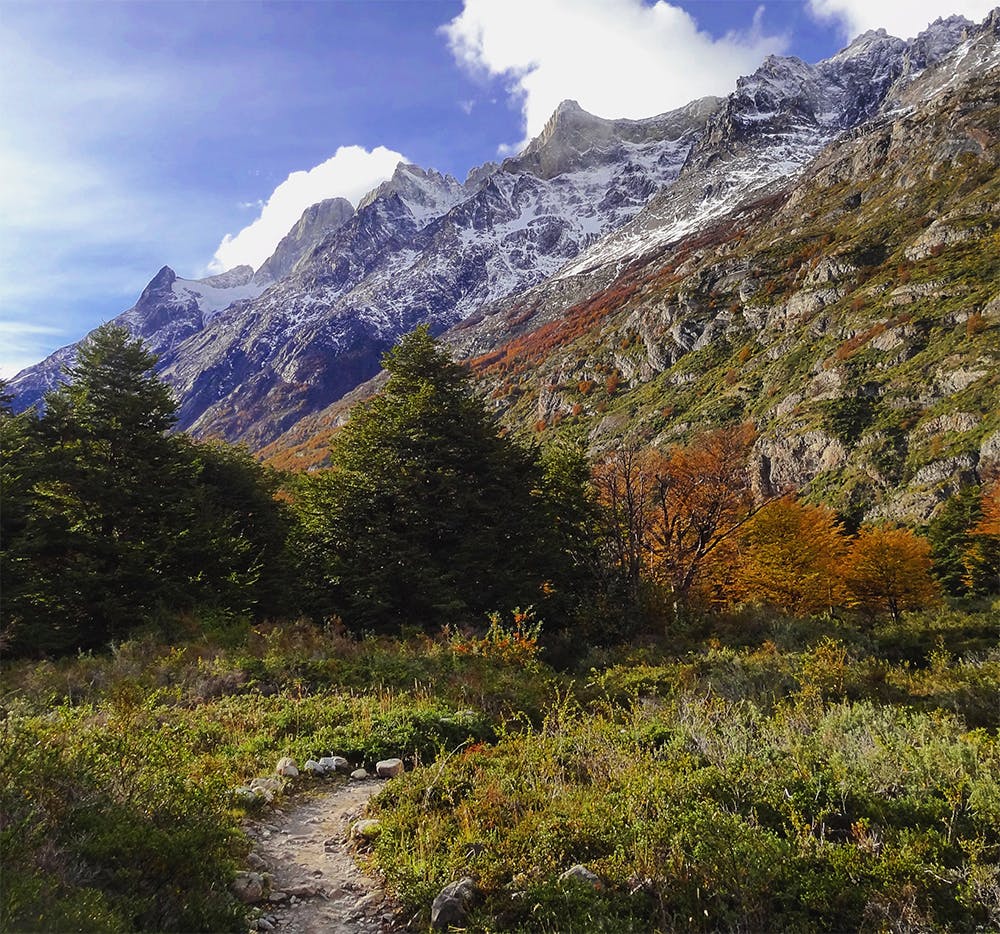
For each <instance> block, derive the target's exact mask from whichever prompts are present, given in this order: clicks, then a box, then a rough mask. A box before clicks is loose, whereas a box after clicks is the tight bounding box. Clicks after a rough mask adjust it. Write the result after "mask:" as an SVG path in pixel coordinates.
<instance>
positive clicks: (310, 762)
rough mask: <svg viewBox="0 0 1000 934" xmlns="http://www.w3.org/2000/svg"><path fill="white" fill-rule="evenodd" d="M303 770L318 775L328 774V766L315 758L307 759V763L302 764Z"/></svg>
mask: <svg viewBox="0 0 1000 934" xmlns="http://www.w3.org/2000/svg"><path fill="white" fill-rule="evenodd" d="M302 771H303V772H308V773H309V774H310V775H315V776H317V777H319V776H322V775H326V768H325V767H324V766H322V765H320V764H319V763H318V762H317V761H316V760H315V759H306V764H305V765H303V766H302Z"/></svg>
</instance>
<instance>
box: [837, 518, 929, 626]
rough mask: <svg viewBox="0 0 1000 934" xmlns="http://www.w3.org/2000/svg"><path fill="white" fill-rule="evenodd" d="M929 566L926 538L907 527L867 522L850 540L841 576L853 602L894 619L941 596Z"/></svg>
mask: <svg viewBox="0 0 1000 934" xmlns="http://www.w3.org/2000/svg"><path fill="white" fill-rule="evenodd" d="M931 567H932V561H931V546H930V543H929V542H928V541H927V540H926V539H924V538H920V537H918V536H916V535H914V534H913V532H911V531H909V530H908V529H897V528H889V527H887V526H866V527H864V528H862V529H861V531H860V532H859V533H858V536H857V538H855V539H854V541H853V542H852V543H851V547H850V551H849V552H848V554H847V558H846V560H845V562H844V577H845V581H846V584H847V587H848V590H849V591H850V595H851V600H852V603H853V604H854V605H855V606H858V607H860V608H861V609H862V610H864V611H865V612H867V613H869V614H871V615H872V616H878V615H880V614H881V613H885V612H887V613H888V614H889V615H890V616H891V617H892V619H893V620H894V621H895V620H898V619H899V617H900V614H901V613H902V612H903V611H904V610H916V609H921V608H923V607H926V606H931V605H933V604H935V603H937V602H938V601H939V600H940V599H941V590H940V586H939V585H938V583H937V582H936V581H935V580H934V578H933V577H932V576H931Z"/></svg>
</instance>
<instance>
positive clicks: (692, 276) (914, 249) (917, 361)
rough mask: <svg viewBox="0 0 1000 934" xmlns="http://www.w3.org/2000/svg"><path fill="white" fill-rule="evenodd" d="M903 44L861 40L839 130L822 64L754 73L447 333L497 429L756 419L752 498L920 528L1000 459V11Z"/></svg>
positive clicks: (675, 431)
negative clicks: (681, 143)
mask: <svg viewBox="0 0 1000 934" xmlns="http://www.w3.org/2000/svg"><path fill="white" fill-rule="evenodd" d="M945 40H947V41H945ZM897 41H898V40H891V41H889V40H888V39H887V37H884V36H880V35H871V34H869V35H868V36H863V37H861V39H859V40H858V41H857V42H856V43H854V45H853V46H852V48H853V49H855V50H862V51H863V54H864V57H865V58H866V59H868V58H870V59H871V61H872V62H875V63H882V64H885V63H893V67H892V69H891V71H890V72H889V77H890V78H891V79H892V80H891V83H889V84H888V85H887V90H886V92H885V94H884V96H883V98H882V102H881V103H880V104H879V106H878V107H877V108H874V106H873V105H872V104H871V103H866V104H864V105H863V107H862V108H861V111H860V112H862V113H864V114H867V117H866V119H864V120H863V121H862V122H861V123H860V124H859V125H857V126H856V127H849V128H848V130H847V132H844V131H841V132H835V131H834V130H831V129H828V128H830V127H836V126H837V125H839V124H840V123H842V122H844V121H850V120H851V119H853V115H852V113H851V111H849V110H848V109H844V108H842V109H841V110H840V111H835V110H833V109H832V108H831V107H829V104H830V103H836V102H837V101H842V102H843V103H844V104H845V105H849V104H850V103H851V102H852V101H859V100H861V98H860V97H857V96H852V95H849V94H843V95H841V94H839V93H837V88H838V85H837V84H836V83H833V84H831V83H830V82H828V80H827V79H826V78H824V77H823V76H824V73H827V74H828V73H829V72H827V69H826V68H825V67H823V66H817V67H816V68H814V69H810V68H808V67H800V65H796V64H794V63H793V64H791V65H788V67H785V65H782V64H781V63H776V62H775V61H774V60H769V61H768V62H765V64H764V66H763V68H762V72H763V74H761V73H758V75H756V76H753V77H752V78H751V79H748V80H747V81H745V82H741V85H740V88H739V89H738V90H737V94H736V95H734V96H733V97H731V98H730V99H729V101H727V104H726V106H724V107H723V108H722V109H721V110H720V111H719V112H718V114H717V115H716V117H715V118H713V120H712V121H710V123H709V126H708V128H707V130H706V133H705V135H704V136H703V137H702V140H701V141H700V142H699V144H698V145H697V146H696V147H695V148H694V149H693V150H692V154H691V157H690V158H689V160H688V162H687V164H686V165H685V167H684V170H683V171H682V173H681V176H680V177H679V179H678V181H677V182H676V183H675V185H674V186H672V187H671V188H669V189H667V190H666V191H665V192H663V193H662V194H661V195H659V196H658V197H657V198H656V199H654V200H653V201H652V202H651V204H650V205H649V207H648V208H647V210H646V211H644V212H643V214H641V215H639V216H638V217H637V218H636V219H635V221H633V222H632V223H631V224H629V225H625V226H624V227H623V228H622V229H621V230H620V231H618V232H617V233H615V234H613V235H612V236H610V237H608V238H605V239H604V240H603V241H601V243H599V244H596V245H595V246H594V247H593V248H591V249H590V250H588V251H585V252H584V253H583V254H581V256H580V257H578V258H577V260H575V261H574V262H573V263H572V264H570V265H568V266H567V267H565V268H564V269H563V270H561V271H560V273H559V274H558V275H557V276H556V277H554V278H553V279H550V280H548V281H547V282H545V283H542V284H541V285H539V286H538V287H536V288H535V289H532V290H529V291H528V292H526V293H523V294H521V295H519V296H517V297H516V299H514V300H512V301H508V302H506V303H502V304H500V305H498V306H496V307H494V308H492V309H489V310H488V312H489V313H487V314H484V315H482V316H481V317H480V319H479V320H478V321H473V322H466V323H465V324H464V325H463V326H460V327H459V328H456V329H455V330H454V331H453V332H452V333H451V334H450V335H449V339H450V340H452V342H453V344H454V346H455V351H456V354H457V355H458V356H461V357H466V358H472V366H473V367H474V369H475V370H476V372H477V373H478V374H479V377H480V380H481V382H482V386H483V391H484V392H485V393H486V394H487V395H488V396H489V397H490V398H491V399H492V400H493V402H494V405H495V406H496V407H497V409H498V411H500V412H501V413H503V416H504V418H505V419H506V420H507V421H508V422H510V423H511V424H520V425H525V424H534V425H535V426H536V429H537V430H538V431H540V432H543V433H544V432H549V431H552V430H553V429H554V430H557V431H559V432H561V433H566V434H570V435H576V436H578V437H581V438H583V439H584V440H585V441H586V443H587V444H588V445H589V446H590V447H591V448H592V449H595V450H598V451H599V450H602V449H606V448H609V447H612V446H614V445H616V444H619V443H620V441H621V438H622V436H623V435H627V434H631V435H635V436H637V437H639V438H642V439H644V440H647V441H651V442H654V443H658V444H665V443H670V442H671V441H673V440H678V439H683V438H684V437H686V436H687V435H688V434H689V433H690V432H691V431H692V430H694V429H696V428H698V427H699V426H705V425H711V424H718V423H720V422H725V421H732V420H734V419H749V420H752V421H753V422H754V423H755V425H756V426H757V428H758V431H759V433H760V437H759V440H758V442H757V446H756V458H757V474H758V484H759V486H760V487H761V488H762V489H764V490H766V491H768V492H778V491H781V490H783V489H785V488H799V487H802V486H807V488H809V489H810V490H812V492H813V494H814V495H815V496H817V497H819V498H822V499H824V500H826V501H828V502H832V503H834V504H836V505H837V506H838V507H839V508H840V509H841V510H842V511H843V512H844V513H845V514H848V515H853V516H855V517H857V518H859V519H860V518H862V517H867V518H919V519H926V518H927V517H928V516H929V515H930V514H931V513H932V512H933V510H934V508H935V507H936V506H937V504H938V503H940V502H941V501H942V500H943V499H944V498H946V497H947V496H948V495H949V494H950V493H953V492H954V491H955V490H956V489H957V488H959V487H960V486H962V485H963V484H965V483H968V482H972V481H975V480H977V479H979V478H980V477H981V476H983V475H985V474H986V473H988V472H990V471H993V470H997V469H1000V177H998V172H997V169H998V165H1000V134H998V133H997V127H998V126H1000V11H995V12H994V13H993V14H992V15H991V17H990V18H988V19H987V21H986V22H985V23H984V24H983V25H982V26H981V27H973V26H972V25H971V24H968V23H965V24H961V23H958V22H957V21H956V20H955V19H954V18H952V19H950V20H946V21H941V22H939V23H938V24H935V26H933V27H931V29H930V30H929V31H928V34H924V35H923V36H921V37H919V38H918V39H917V40H916V41H915V42H914V43H913V44H912V47H913V48H915V49H916V50H917V52H918V53H919V57H917V55H916V54H910V53H909V52H907V54H905V55H904V56H903V59H902V61H900V60H899V59H898V57H897V55H896V53H895V52H893V51H892V49H893V45H894V44H895V43H896V42H897ZM955 42H957V45H955V44H954V43H955ZM944 45H950V46H951V52H949V53H947V54H945V53H944V51H943V50H942V47H943V46H944ZM896 48H897V49H898V48H899V46H898V45H897V46H896ZM886 50H888V52H887V51H886ZM850 52H851V49H848V50H847V52H846V53H842V54H841V56H838V57H836V58H835V59H834V60H831V61H836V60H837V59H839V60H841V61H843V60H844V59H845V58H847V57H848V53H850ZM918 62H923V63H924V67H923V68H918V67H917V63H918ZM927 62H931V63H932V64H929V65H928V64H926V63H927ZM855 73H856V71H855ZM879 73H880V74H881V73H883V72H882V69H881V68H880V69H879ZM893 75H895V77H892V76H893ZM778 76H781V77H780V82H779V81H778ZM789 76H792V77H789ZM817 76H818V77H817ZM841 81H842V79H841ZM776 82H778V83H780V84H781V85H782V87H783V90H782V92H781V94H780V95H776V94H774V93H773V88H774V86H775V83H776ZM791 86H794V87H795V88H797V89H799V90H798V92H796V93H795V94H792V93H791V91H790V90H789V88H790V87H791ZM840 86H841V87H842V86H843V84H841V85H840ZM750 88H754V90H753V91H752V92H751V91H750V90H749V89H750ZM817 88H818V89H819V91H820V93H817ZM762 89H763V90H762ZM831 89H832V93H831ZM762 107H763V110H761V108H762ZM756 114H767V115H768V116H767V117H762V118H761V120H755V119H754V116H755V115H756ZM771 115H775V116H774V120H775V122H774V124H773V125H772V128H771V129H770V130H769V131H768V132H767V133H764V134H761V133H760V132H759V129H758V127H759V124H760V123H762V122H765V121H766V120H770V119H771ZM820 115H822V119H821V118H820ZM803 127H812V128H813V130H812V132H809V133H805V132H804V131H803ZM748 128H749V129H748ZM830 132H833V136H832V137H831V138H829V139H827V140H825V141H824V142H823V143H822V144H821V145H817V143H816V139H817V138H820V137H824V136H826V134H827V133H830ZM799 139H802V140H803V142H801V143H800V142H798V140H799ZM754 149H756V150H757V151H758V153H760V154H761V155H760V157H759V158H758V160H757V163H758V164H759V165H760V168H759V171H758V173H757V174H756V175H754V176H753V178H752V180H749V176H744V181H743V182H742V184H739V185H732V187H730V185H731V183H732V180H733V179H734V176H735V175H736V174H739V173H740V172H742V171H743V168H744V167H745V166H747V165H750V164H752V162H751V161H750V160H749V154H750V153H751V152H753V151H754ZM779 152H780V153H784V154H789V155H790V158H789V162H793V163H800V164H801V168H800V169H798V170H796V171H794V172H792V173H791V174H790V175H781V174H778V173H777V172H776V171H775V170H774V169H773V166H774V164H775V163H776V161H777V159H776V158H775V159H770V160H768V159H766V158H764V154H766V153H772V154H775V153H779ZM698 192H700V193H701V194H700V196H699V195H698ZM720 204H724V207H723V208H720ZM678 206H680V207H678ZM288 443H289V447H291V446H292V445H295V444H297V445H298V454H299V455H300V456H301V458H302V459H303V460H308V459H309V449H308V444H307V443H305V441H304V439H302V438H296V437H294V435H293V436H291V437H290V438H289V439H288Z"/></svg>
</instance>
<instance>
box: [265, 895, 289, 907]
mask: <svg viewBox="0 0 1000 934" xmlns="http://www.w3.org/2000/svg"><path fill="white" fill-rule="evenodd" d="M267 900H268V901H269V902H270V903H271V904H272V905H280V904H281V903H282V902H287V901H288V893H287V892H272V893H271V894H270V896H269V897H268V899H267Z"/></svg>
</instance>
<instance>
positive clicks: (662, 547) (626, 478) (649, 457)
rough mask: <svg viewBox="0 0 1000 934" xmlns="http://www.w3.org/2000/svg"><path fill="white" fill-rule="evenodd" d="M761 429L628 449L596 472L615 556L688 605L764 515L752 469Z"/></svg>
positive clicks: (635, 576)
mask: <svg viewBox="0 0 1000 934" xmlns="http://www.w3.org/2000/svg"><path fill="white" fill-rule="evenodd" d="M754 437H755V434H754V431H753V427H752V426H750V425H738V426H734V427H727V428H719V429H716V430H714V431H709V432H706V433H704V434H702V435H699V436H698V437H696V438H694V439H693V440H692V441H691V442H690V443H689V444H687V445H685V446H678V447H674V448H672V449H670V450H669V451H667V452H665V453H660V452H657V451H653V450H642V449H641V448H639V447H637V446H636V445H634V444H626V445H623V446H621V447H620V448H618V449H616V450H615V451H614V452H612V453H611V454H610V455H609V456H608V457H606V458H605V459H604V461H603V462H602V463H601V464H600V465H598V467H597V468H596V470H595V474H594V478H595V481H594V482H595V484H596V486H597V488H598V491H599V495H600V499H601V502H602V503H603V504H604V507H605V509H606V511H607V515H608V517H609V523H608V524H609V528H610V530H611V534H610V535H609V536H608V540H609V542H610V546H611V550H612V555H613V557H614V559H615V560H616V561H617V562H618V564H619V566H620V567H621V569H622V571H623V573H624V574H625V575H626V576H627V578H628V579H629V580H630V581H632V582H633V583H637V582H638V580H639V579H640V577H647V578H648V579H650V580H652V581H654V582H655V583H657V584H658V585H660V586H661V587H663V588H665V589H666V591H667V592H668V593H670V594H672V596H673V599H674V601H675V603H678V604H679V603H683V602H685V601H687V599H688V597H689V596H690V594H691V591H692V588H693V587H694V584H695V582H696V580H697V578H698V575H699V573H700V571H701V570H702V568H703V566H704V565H705V562H706V560H707V559H708V558H709V556H710V555H712V554H713V552H714V551H715V550H716V549H717V548H718V547H719V546H720V545H721V544H722V543H723V542H725V541H727V540H728V539H729V538H730V536H732V535H733V533H734V532H736V531H737V530H738V529H739V528H741V527H742V526H743V524H744V523H746V522H747V521H748V520H749V519H750V518H751V517H752V516H753V515H754V514H755V513H756V511H757V510H758V509H759V508H760V505H761V503H760V502H757V501H755V498H754V494H753V490H752V486H751V482H750V471H749V466H748V461H749V454H750V447H751V445H752V444H753V441H754Z"/></svg>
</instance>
